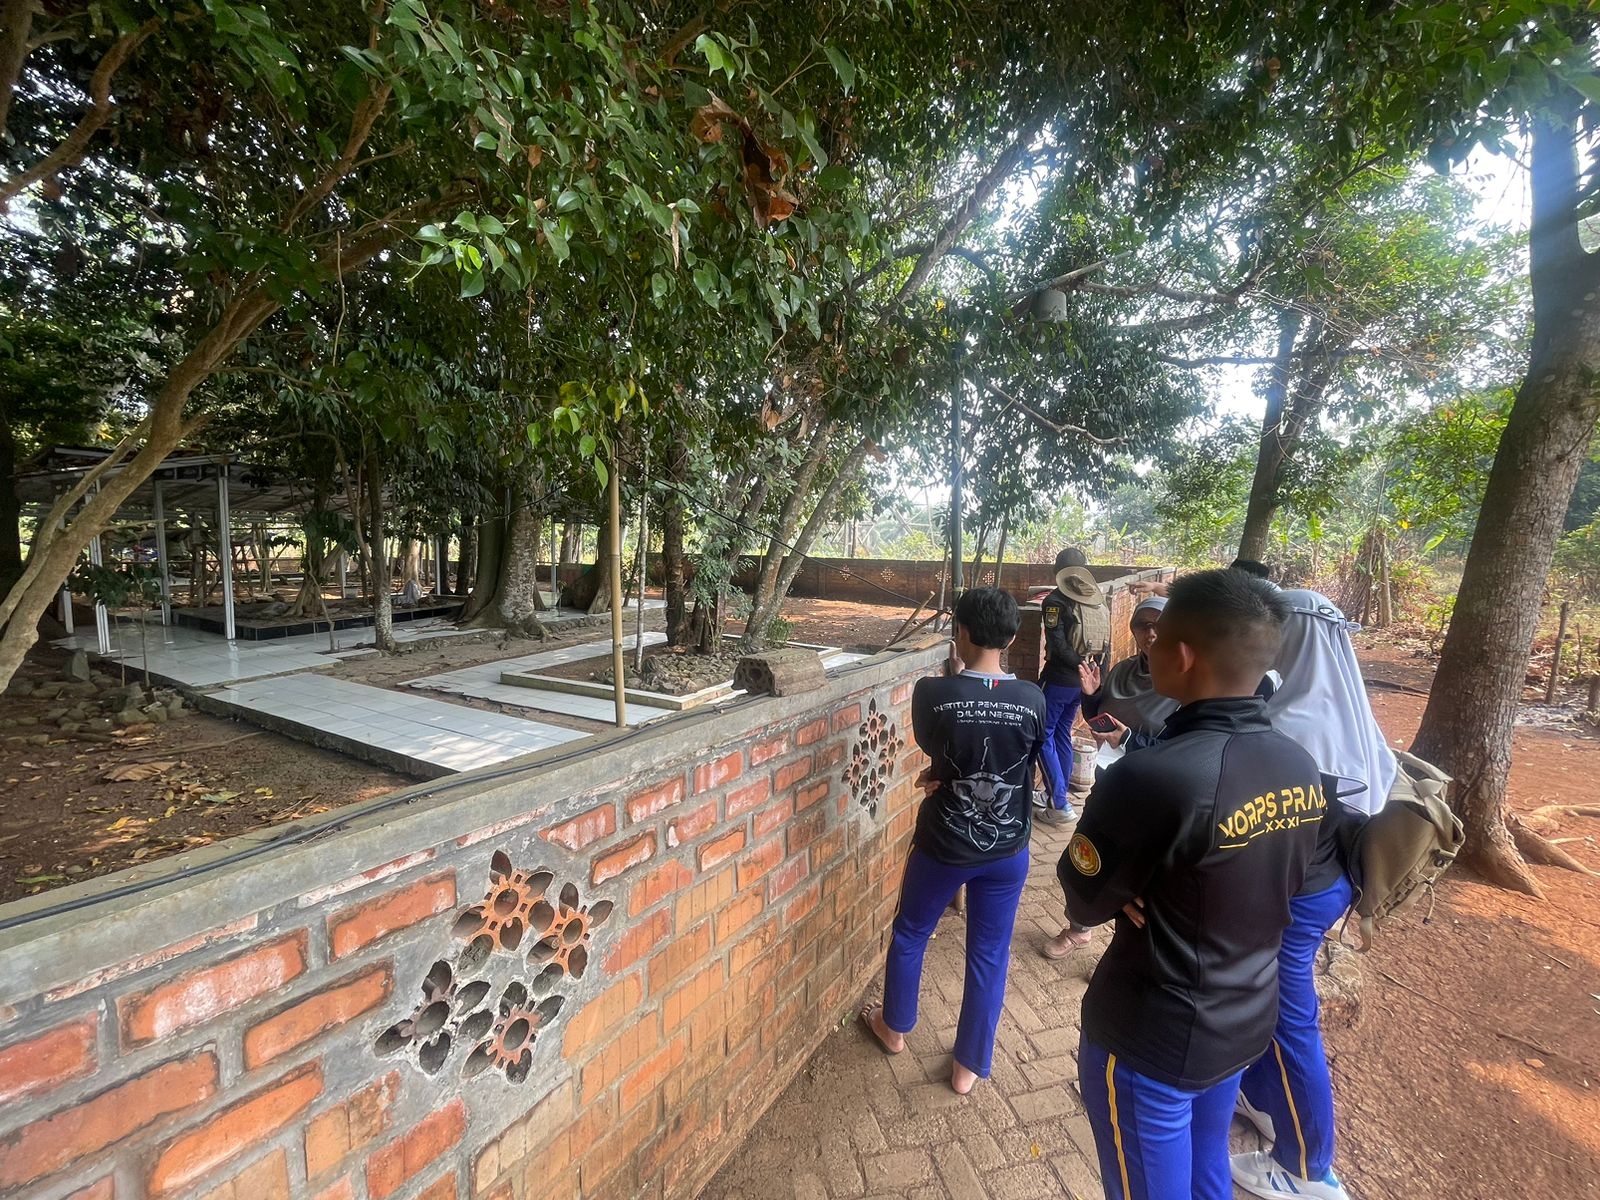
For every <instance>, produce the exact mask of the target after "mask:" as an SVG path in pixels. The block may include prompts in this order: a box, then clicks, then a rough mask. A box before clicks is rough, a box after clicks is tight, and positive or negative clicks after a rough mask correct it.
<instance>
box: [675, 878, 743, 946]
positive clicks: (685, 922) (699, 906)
mask: <svg viewBox="0 0 1600 1200" xmlns="http://www.w3.org/2000/svg"><path fill="white" fill-rule="evenodd" d="M731 899H733V868H732V867H729V868H728V869H727V870H726V871H718V872H717V873H716V874H715V875H712V876H709V877H707V878H706V879H705V881H704V882H702V883H700V884H698V885H697V886H695V887H694V888H691V889H690V890H689V891H687V892H685V893H684V894H683V896H682V897H680V898H679V900H678V905H677V908H678V930H679V931H680V932H681V931H683V930H685V929H688V928H689V927H690V926H691V925H698V924H699V923H700V921H701V920H702V919H703V918H704V917H707V916H709V915H710V914H711V913H713V912H715V911H716V910H717V909H719V908H721V907H722V906H723V905H724V904H726V903H727V902H728V901H729V900H731Z"/></svg>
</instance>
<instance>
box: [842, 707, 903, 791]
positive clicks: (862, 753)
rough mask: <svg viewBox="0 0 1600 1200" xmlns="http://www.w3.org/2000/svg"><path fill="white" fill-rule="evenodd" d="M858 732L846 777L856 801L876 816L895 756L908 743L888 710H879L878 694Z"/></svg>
mask: <svg viewBox="0 0 1600 1200" xmlns="http://www.w3.org/2000/svg"><path fill="white" fill-rule="evenodd" d="M856 734H857V736H856V742H855V745H854V746H853V747H851V750H850V757H849V758H848V759H847V760H846V762H845V767H844V774H843V776H842V778H843V781H844V784H845V786H847V787H848V788H849V789H850V794H851V795H852V796H854V797H855V801H856V803H857V804H858V805H860V806H861V807H862V808H864V809H866V811H867V815H868V816H870V817H872V818H874V819H876V818H877V815H878V806H879V805H880V804H881V803H882V802H883V797H884V795H885V793H887V792H888V790H889V780H890V778H891V777H892V776H893V774H894V764H895V760H896V758H897V757H898V756H899V754H900V751H901V749H902V748H903V747H904V744H905V743H904V742H902V741H901V740H900V731H899V729H898V728H896V726H895V724H894V722H892V721H890V720H889V717H888V714H887V713H882V712H879V711H878V701H877V699H876V698H874V699H873V700H872V701H870V702H869V703H868V705H867V713H866V716H865V717H864V718H863V719H862V721H861V724H860V725H859V726H858V727H857V730H856Z"/></svg>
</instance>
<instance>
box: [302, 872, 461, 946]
mask: <svg viewBox="0 0 1600 1200" xmlns="http://www.w3.org/2000/svg"><path fill="white" fill-rule="evenodd" d="M455 902H456V876H455V872H454V871H444V872H441V873H440V874H438V875H430V876H428V877H427V878H426V879H419V880H418V881H417V882H416V883H413V884H410V885H409V886H407V887H403V888H400V889H399V890H398V891H393V892H390V893H388V894H387V895H384V896H378V897H376V898H375V899H372V900H368V901H367V902H366V903H364V904H358V905H356V906H355V907H354V908H347V909H345V910H344V911H343V912H340V913H336V914H334V915H333V916H331V917H329V918H328V933H329V936H330V937H331V938H332V940H333V956H334V957H335V958H343V957H344V956H345V955H347V954H354V953H355V952H356V951H357V950H360V949H361V948H362V947H363V946H370V945H371V944H372V943H373V942H375V941H377V940H378V939H379V938H382V937H387V936H388V935H389V934H391V933H396V932H398V931H399V930H402V929H407V928H409V927H410V926H412V925H415V924H417V923H418V922H419V921H426V920H427V919H428V918H429V917H432V916H435V915H437V914H439V913H442V912H444V911H445V910H446V909H448V908H451V907H453V906H454V905H455Z"/></svg>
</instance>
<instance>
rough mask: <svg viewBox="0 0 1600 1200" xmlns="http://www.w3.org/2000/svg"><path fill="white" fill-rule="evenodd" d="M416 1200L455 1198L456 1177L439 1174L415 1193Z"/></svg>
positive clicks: (446, 1199) (447, 1199) (453, 1199)
mask: <svg viewBox="0 0 1600 1200" xmlns="http://www.w3.org/2000/svg"><path fill="white" fill-rule="evenodd" d="M417 1200H456V1177H455V1176H454V1175H453V1174H452V1175H441V1176H439V1178H437V1179H435V1180H434V1181H433V1182H432V1183H430V1184H429V1185H428V1186H427V1187H425V1188H423V1189H422V1190H421V1191H420V1192H418V1193H417Z"/></svg>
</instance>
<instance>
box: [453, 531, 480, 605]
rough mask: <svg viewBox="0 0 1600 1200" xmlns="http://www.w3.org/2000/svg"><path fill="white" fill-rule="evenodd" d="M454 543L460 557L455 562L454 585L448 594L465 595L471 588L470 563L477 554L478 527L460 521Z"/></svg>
mask: <svg viewBox="0 0 1600 1200" xmlns="http://www.w3.org/2000/svg"><path fill="white" fill-rule="evenodd" d="M456 544H457V545H458V546H459V547H460V558H459V560H458V561H457V562H456V579H455V586H454V587H452V588H451V589H450V594H451V595H452V596H465V595H467V594H468V593H469V592H470V591H471V590H472V589H471V577H472V563H473V562H474V561H475V560H476V558H477V556H478V527H477V526H476V525H474V524H473V523H472V522H470V521H463V522H461V528H460V529H459V530H458V531H457V533H456Z"/></svg>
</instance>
